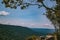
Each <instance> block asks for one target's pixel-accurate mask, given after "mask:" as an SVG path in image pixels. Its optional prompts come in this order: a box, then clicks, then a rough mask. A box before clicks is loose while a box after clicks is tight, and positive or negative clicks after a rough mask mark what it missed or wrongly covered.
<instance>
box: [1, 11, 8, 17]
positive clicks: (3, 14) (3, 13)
mask: <svg viewBox="0 0 60 40" xmlns="http://www.w3.org/2000/svg"><path fill="white" fill-rule="evenodd" d="M0 15H2V16H6V15H9V13H8V12H6V11H0Z"/></svg>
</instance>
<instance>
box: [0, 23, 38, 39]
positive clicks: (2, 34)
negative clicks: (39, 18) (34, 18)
mask: <svg viewBox="0 0 60 40" xmlns="http://www.w3.org/2000/svg"><path fill="white" fill-rule="evenodd" d="M33 34H34V35H37V34H36V33H35V32H34V31H32V30H31V29H29V28H25V27H22V26H13V25H2V24H0V40H25V39H26V38H27V37H29V36H32V35H33Z"/></svg>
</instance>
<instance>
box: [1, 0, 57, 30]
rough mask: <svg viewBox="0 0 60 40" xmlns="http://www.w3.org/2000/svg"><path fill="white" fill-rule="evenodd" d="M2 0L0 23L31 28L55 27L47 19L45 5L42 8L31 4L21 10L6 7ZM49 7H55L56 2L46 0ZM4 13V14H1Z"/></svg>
mask: <svg viewBox="0 0 60 40" xmlns="http://www.w3.org/2000/svg"><path fill="white" fill-rule="evenodd" d="M1 1H2V0H1ZM1 1H0V24H9V25H19V26H24V27H29V28H48V29H53V28H54V26H53V25H52V24H51V22H50V21H49V20H48V19H47V17H46V16H45V15H43V13H45V12H46V9H45V8H44V7H41V8H40V9H39V8H38V7H37V6H29V7H28V8H26V9H24V10H21V9H20V8H19V7H18V8H17V9H11V8H5V7H4V5H3V4H1ZM44 3H45V5H46V6H47V7H50V8H51V7H54V6H55V5H56V2H55V1H54V2H50V1H49V0H45V1H44ZM1 15H3V16H1Z"/></svg>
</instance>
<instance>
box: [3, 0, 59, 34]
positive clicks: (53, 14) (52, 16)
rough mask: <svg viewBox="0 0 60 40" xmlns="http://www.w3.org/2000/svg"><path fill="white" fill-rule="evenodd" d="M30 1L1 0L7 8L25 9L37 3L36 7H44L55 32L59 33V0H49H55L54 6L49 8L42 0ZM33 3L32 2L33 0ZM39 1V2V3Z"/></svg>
mask: <svg viewBox="0 0 60 40" xmlns="http://www.w3.org/2000/svg"><path fill="white" fill-rule="evenodd" d="M29 1H30V2H24V0H3V1H2V4H5V7H9V8H15V9H16V8H17V7H18V6H19V7H20V8H21V9H25V8H27V7H29V6H30V5H32V6H33V5H37V6H38V8H41V7H45V8H46V10H47V12H46V16H47V18H48V19H49V20H50V21H51V22H52V23H53V25H54V27H55V29H56V33H57V34H58V33H59V35H60V0H50V1H56V4H57V5H56V6H55V7H53V8H49V7H47V6H46V5H45V4H44V2H43V1H44V0H29ZM35 1H36V3H35V4H33V2H35ZM39 3H41V4H42V5H41V4H39Z"/></svg>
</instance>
